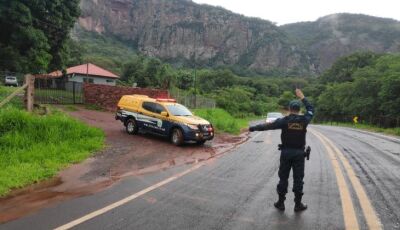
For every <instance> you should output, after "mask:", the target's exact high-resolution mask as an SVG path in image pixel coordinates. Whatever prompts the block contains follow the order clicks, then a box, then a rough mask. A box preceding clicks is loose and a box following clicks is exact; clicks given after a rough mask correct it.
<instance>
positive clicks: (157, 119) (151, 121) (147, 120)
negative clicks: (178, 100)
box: [139, 102, 167, 135]
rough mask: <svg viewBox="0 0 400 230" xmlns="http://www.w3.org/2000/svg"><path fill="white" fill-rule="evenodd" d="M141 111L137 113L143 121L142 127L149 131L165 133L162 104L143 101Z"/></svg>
mask: <svg viewBox="0 0 400 230" xmlns="http://www.w3.org/2000/svg"><path fill="white" fill-rule="evenodd" d="M142 108H143V111H142V112H141V113H140V114H139V117H140V118H139V119H140V120H141V122H142V123H143V126H142V127H143V128H144V129H145V130H148V131H150V132H153V133H156V134H161V135H166V131H167V130H166V127H165V122H166V121H164V120H163V118H164V119H165V117H163V116H161V112H163V111H166V110H165V108H164V106H162V105H161V104H158V103H155V102H143V104H142Z"/></svg>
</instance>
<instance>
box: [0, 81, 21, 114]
mask: <svg viewBox="0 0 400 230" xmlns="http://www.w3.org/2000/svg"><path fill="white" fill-rule="evenodd" d="M16 89H17V88H15V87H7V86H1V85H0V102H1V101H3V100H4V99H5V98H6V97H7V96H9V95H10V94H12V93H13V92H14V91H15V90H16ZM7 107H17V108H23V107H24V103H23V96H22V95H18V96H16V97H14V98H13V99H11V101H10V102H8V103H7V104H6V105H5V106H4V107H2V108H0V109H4V108H7Z"/></svg>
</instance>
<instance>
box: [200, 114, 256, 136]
mask: <svg viewBox="0 0 400 230" xmlns="http://www.w3.org/2000/svg"><path fill="white" fill-rule="evenodd" d="M194 112H195V114H196V115H197V116H199V117H202V118H204V119H206V120H208V121H209V122H211V123H212V124H213V126H214V128H215V129H216V131H217V132H227V133H231V134H239V133H240V130H241V129H243V128H245V127H248V124H249V120H251V118H247V119H237V118H234V117H233V116H232V115H230V114H229V113H228V112H226V111H225V110H223V109H196V110H194Z"/></svg>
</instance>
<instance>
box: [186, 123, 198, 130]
mask: <svg viewBox="0 0 400 230" xmlns="http://www.w3.org/2000/svg"><path fill="white" fill-rule="evenodd" d="M187 126H188V127H189V128H190V129H192V130H199V127H197V125H189V124H187Z"/></svg>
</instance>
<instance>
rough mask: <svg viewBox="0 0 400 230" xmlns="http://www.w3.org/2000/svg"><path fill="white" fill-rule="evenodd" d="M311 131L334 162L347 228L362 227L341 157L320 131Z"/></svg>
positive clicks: (355, 228)
mask: <svg viewBox="0 0 400 230" xmlns="http://www.w3.org/2000/svg"><path fill="white" fill-rule="evenodd" d="M310 131H311V133H313V134H314V135H315V136H316V137H317V138H318V139H319V140H320V141H321V142H322V144H323V145H324V147H325V149H326V151H327V152H328V155H329V158H330V160H331V162H332V166H333V169H334V171H335V175H336V182H337V184H338V187H339V194H340V199H341V202H342V209H343V219H344V225H345V229H349V230H350V229H351V230H357V229H360V227H359V226H358V222H357V217H356V213H355V211H354V205H353V201H352V200H351V196H350V191H349V188H348V187H347V184H346V180H345V179H344V175H343V173H342V170H341V169H340V164H339V159H338V158H337V157H336V156H335V153H334V152H333V149H332V148H331V147H330V146H329V145H328V143H327V142H326V141H325V140H324V139H323V137H322V136H321V135H320V134H319V133H317V132H316V131H314V130H310Z"/></svg>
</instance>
